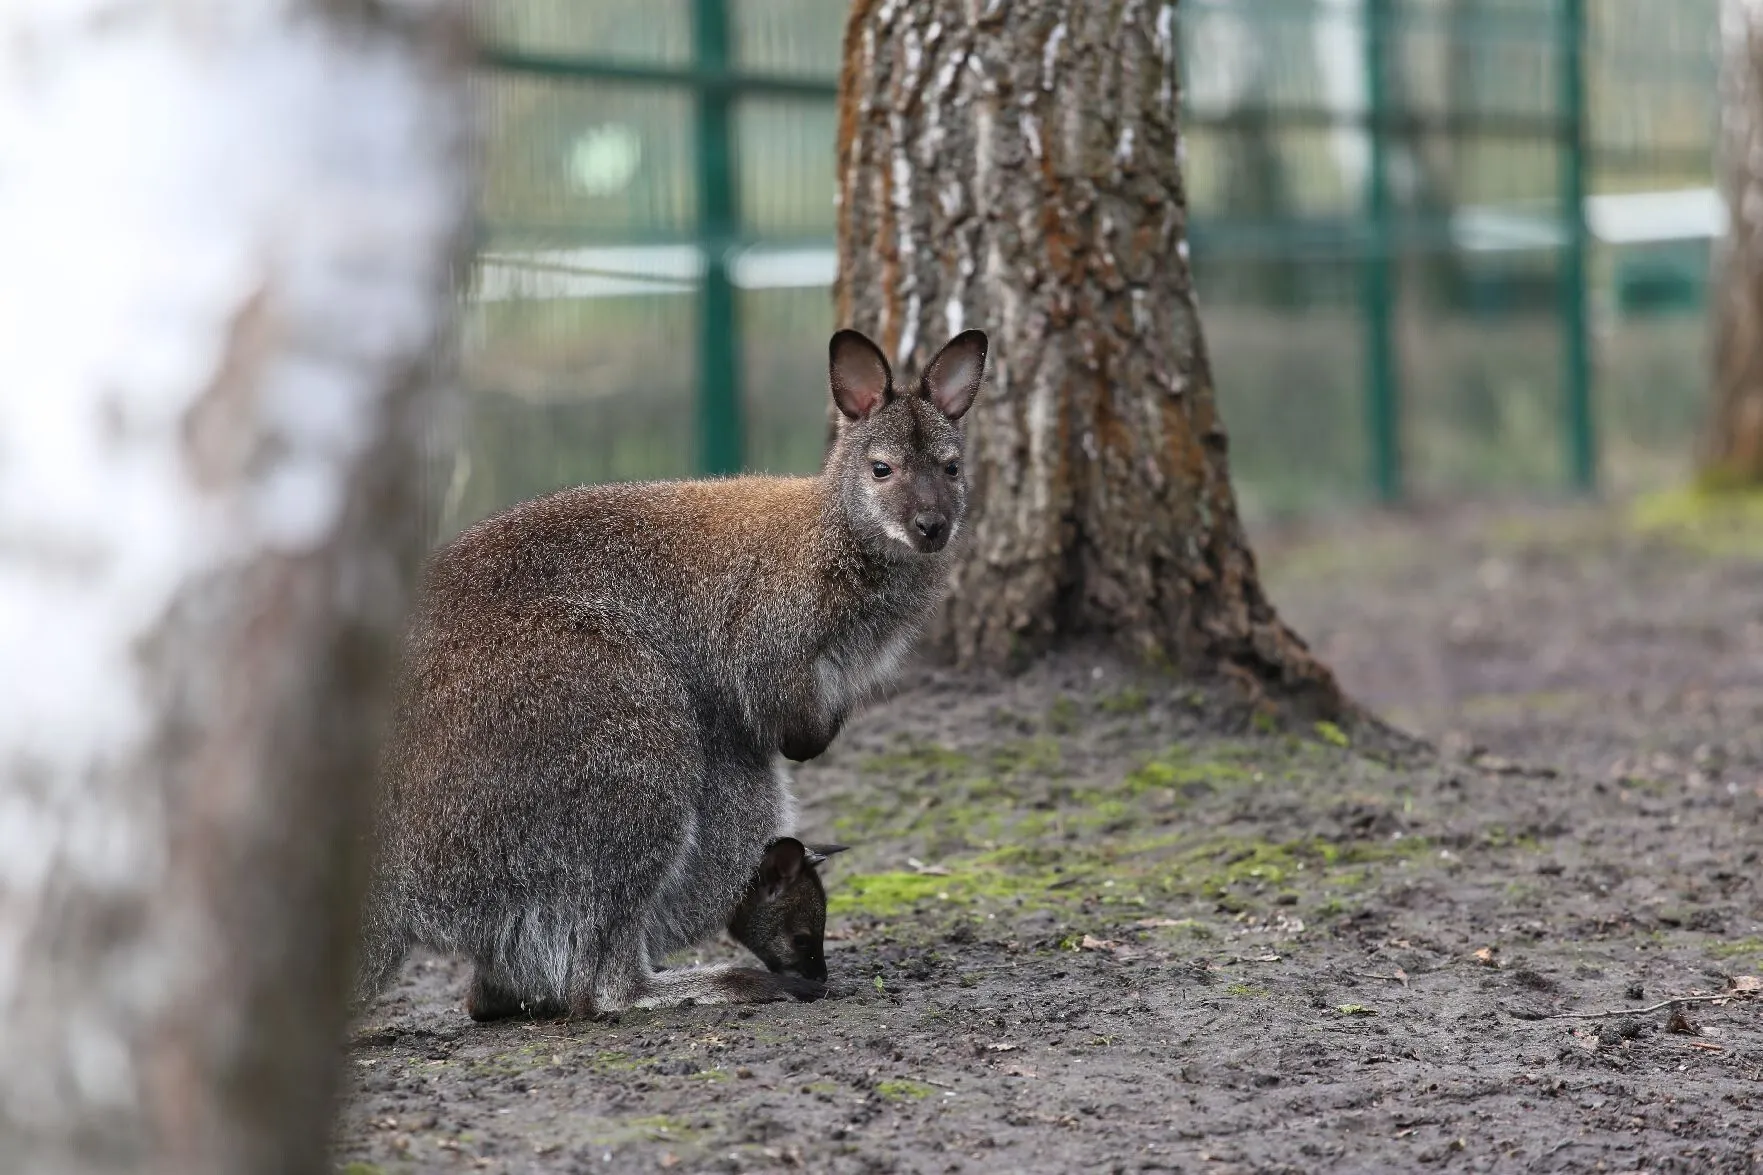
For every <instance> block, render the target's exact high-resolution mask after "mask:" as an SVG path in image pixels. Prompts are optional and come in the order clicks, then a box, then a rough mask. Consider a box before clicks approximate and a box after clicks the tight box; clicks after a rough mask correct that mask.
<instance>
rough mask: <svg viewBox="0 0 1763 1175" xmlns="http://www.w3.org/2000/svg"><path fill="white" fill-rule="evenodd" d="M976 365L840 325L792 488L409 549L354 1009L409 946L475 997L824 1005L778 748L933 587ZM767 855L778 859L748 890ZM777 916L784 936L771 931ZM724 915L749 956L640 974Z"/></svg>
mask: <svg viewBox="0 0 1763 1175" xmlns="http://www.w3.org/2000/svg"><path fill="white" fill-rule="evenodd" d="M985 363H986V337H985V335H983V334H981V333H980V332H979V331H967V332H965V333H963V334H960V335H957V336H956V337H955V338H953V339H951V340H950V341H949V342H948V344H946V345H945V346H944V347H943V348H942V350H941V351H939V352H938V353H937V354H936V356H935V357H934V358H933V359H932V360H931V361H930V362H929V363H928V364H927V365H926V366H925V368H924V370H923V372H922V373H921V374H920V375H919V376H918V377H917V378H916V379H915V380H911V381H909V382H903V383H901V384H896V382H895V379H894V374H893V371H892V369H891V368H890V366H889V365H888V362H887V360H886V359H885V358H884V357H883V356H882V353H881V351H880V350H879V349H878V348H877V347H876V346H875V344H873V343H871V342H870V341H869V340H868V339H866V338H864V337H863V336H862V335H860V334H857V333H856V332H854V331H840V332H839V333H838V334H835V335H834V336H833V337H832V340H831V343H830V345H829V348H828V383H829V387H830V391H831V394H832V398H833V402H834V403H835V404H836V405H837V407H838V410H839V419H838V424H837V431H836V435H835V438H834V441H833V444H832V445H831V446H830V448H829V450H828V453H827V457H826V461H825V463H824V465H823V466H822V468H821V471H820V473H819V474H818V475H816V476H814V477H734V478H722V479H714V480H704V481H673V482H652V483H647V484H640V485H635V484H621V485H597V486H582V487H578V488H575V489H569V490H563V491H561V492H559V493H555V494H552V495H550V496H548V497H545V498H540V499H537V500H535V501H531V502H525V503H522V504H521V505H518V506H515V507H513V508H511V509H509V510H506V511H504V512H503V513H501V514H498V515H495V516H493V517H491V518H487V519H485V520H484V521H482V522H479V523H477V524H476V525H475V526H472V527H470V528H468V529H467V530H465V531H464V532H462V533H461V534H459V535H458V536H456V537H455V538H453V539H452V540H451V541H450V542H448V543H447V544H446V545H444V546H443V547H441V548H440V549H439V550H438V551H436V552H435V553H434V555H433V556H432V557H431V558H430V560H429V564H428V567H427V570H426V573H425V576H424V580H423V586H422V592H421V595H420V597H419V600H418V605H417V609H416V612H415V616H414V618H413V621H412V624H411V629H410V633H409V637H408V640H407V642H406V646H405V658H404V666H403V677H402V682H401V688H400V695H399V702H398V708H397V711H396V715H395V721H394V724H393V728H392V734H391V738H390V740H389V742H388V747H387V751H386V760H385V766H384V784H385V785H384V787H383V789H382V807H381V811H380V813H379V821H378V828H379V840H378V849H379V853H378V862H377V865H376V870H375V874H374V878H373V883H372V885H371V887H370V890H369V894H368V901H367V906H366V911H365V915H364V926H363V950H362V963H361V967H360V970H359V972H358V976H357V984H356V998H357V1002H358V1006H359V1004H361V1003H364V1002H365V1001H366V1000H368V999H370V998H371V997H372V996H373V995H375V994H376V993H377V992H378V991H380V990H381V988H382V987H383V986H384V985H385V983H386V981H387V980H388V979H389V978H390V976H391V975H392V973H393V972H394V971H395V970H396V968H397V967H398V965H399V963H400V961H401V960H402V959H403V957H404V955H405V953H406V952H407V950H408V949H409V948H410V946H412V945H413V944H418V943H420V944H422V945H425V946H428V947H431V948H433V949H435V950H439V951H442V952H447V953H455V954H460V955H464V956H466V957H468V958H469V959H471V960H472V962H473V964H474V967H475V970H474V977H473V981H472V997H471V1000H470V1003H471V1006H472V1007H473V1009H474V1014H476V1013H477V1012H489V1011H493V1010H497V1009H506V1008H509V1007H513V1008H516V1009H518V1008H520V1007H522V1006H526V1007H528V1008H536V1007H558V1008H563V1009H566V1010H567V1011H568V1012H569V1013H570V1014H572V1015H578V1016H593V1015H598V1014H601V1013H606V1012H615V1011H618V1010H620V1009H623V1008H629V1007H656V1006H661V1005H665V1004H678V1003H683V1002H687V1001H695V1002H701V1003H715V1002H724V1003H726V1002H737V1001H738V1002H747V1001H756V1000H770V999H784V998H791V997H794V998H802V999H808V998H814V997H815V996H818V995H819V994H821V992H822V991H823V987H822V984H821V982H820V978H819V976H821V975H823V974H824V959H823V958H821V956H820V954H819V950H818V946H819V943H818V938H819V934H820V931H821V928H822V927H823V926H824V919H825V897H824V893H823V892H822V891H820V890H819V881H818V878H817V877H816V876H815V875H814V871H813V863H812V861H811V859H810V857H809V855H808V854H806V853H805V854H804V855H803V857H802V866H800V867H797V871H796V872H795V873H793V874H792V873H790V872H789V852H790V850H788V849H787V848H786V849H782V850H779V849H778V846H777V844H774V842H777V841H778V839H779V838H780V837H787V836H789V835H790V833H791V832H792V825H793V821H794V812H795V800H794V797H793V796H792V795H791V793H790V783H789V777H788V774H787V772H786V771H785V769H784V768H783V765H782V763H781V762H780V761H779V754H780V752H781V754H782V755H783V756H784V757H785V758H790V759H798V760H800V759H808V758H813V757H814V756H816V755H818V754H820V753H821V751H823V750H825V748H826V747H827V745H828V743H830V742H831V741H832V739H833V737H834V736H835V735H836V734H837V733H838V731H839V728H840V726H841V725H842V724H843V723H844V721H845V719H846V717H847V716H848V715H849V714H850V713H851V712H852V711H853V710H854V709H855V708H856V707H858V706H860V705H862V704H863V703H864V702H865V701H866V700H868V698H869V697H870V696H871V695H872V694H873V693H874V692H875V691H876V690H878V689H879V688H882V687H884V686H885V685H886V684H887V683H888V682H889V681H891V680H892V679H893V677H894V676H895V674H896V673H897V671H898V669H899V666H900V664H901V663H902V661H903V660H904V658H905V656H906V654H907V652H908V651H909V650H910V648H911V645H912V641H913V639H914V638H915V636H916V634H917V632H918V630H919V628H920V627H921V626H922V625H923V623H924V622H925V621H926V620H927V619H928V618H929V616H930V615H931V613H932V612H933V611H934V609H935V608H936V607H937V605H938V604H939V602H940V600H941V597H942V593H943V592H944V591H945V590H946V587H947V585H948V582H949V558H950V555H951V552H952V550H953V549H954V548H953V546H952V544H953V543H954V542H955V541H956V539H957V538H958V536H959V535H960V532H961V527H962V523H963V520H964V518H965V515H966V509H967V482H966V474H965V468H964V465H963V457H962V436H961V428H960V421H961V418H962V416H963V415H964V414H965V413H966V412H967V410H968V408H969V406H970V405H971V404H972V403H973V400H974V397H975V396H976V395H977V394H978V392H979V390H980V385H981V380H982V377H983V375H984V372H985ZM767 846H771V848H772V849H773V850H776V851H779V852H781V853H783V854H784V855H783V856H782V857H779V858H778V860H777V861H775V862H774V864H775V865H776V866H777V867H778V868H777V870H776V872H775V875H774V881H773V882H771V883H767V884H766V885H762V886H760V887H759V888H760V890H761V891H762V892H761V893H760V894H759V895H758V896H757V897H756V896H755V894H754V893H752V892H750V890H752V889H753V884H752V883H753V879H754V862H755V861H759V860H760V859H761V858H762V857H765V856H766V853H767ZM792 879H793V880H792ZM780 885H781V888H778V887H779V886H780ZM804 887H805V888H804ZM774 889H775V892H773V890H774ZM801 894H806V895H807V896H799V895H801ZM792 895H797V896H792ZM731 910H733V911H735V916H734V919H733V920H731V916H730V911H731ZM804 911H809V913H808V914H806V915H805V914H804ZM803 917H808V919H809V922H808V925H809V926H810V927H811V930H803V931H800V932H799V933H802V934H804V935H805V936H807V937H808V938H809V939H812V940H813V948H814V949H813V950H812V952H808V953H805V952H807V948H800V947H798V946H797V945H796V939H795V935H796V934H797V933H798V931H797V930H794V929H790V930H788V931H787V934H786V936H785V937H784V938H780V937H779V935H780V934H785V931H784V930H782V929H780V928H783V927H788V926H790V925H791V924H792V919H794V920H796V921H797V922H800V920H801V919H802V918H803ZM724 927H729V928H731V929H734V930H735V931H736V934H737V936H738V937H741V938H742V940H743V941H745V942H747V943H748V945H749V946H751V947H752V948H753V950H754V952H755V954H757V955H759V957H760V958H762V959H764V960H765V961H766V962H767V964H768V965H770V966H772V967H774V968H775V969H774V970H760V969H758V968H753V967H703V968H683V969H674V970H658V969H657V968H656V966H655V963H656V961H657V960H659V959H662V958H664V957H665V956H667V955H668V954H670V953H672V952H674V951H677V950H680V949H682V948H686V947H690V946H694V945H696V944H698V943H701V942H703V941H705V940H706V939H707V938H709V937H711V936H712V935H714V934H716V933H717V932H718V930H719V929H721V928H724ZM810 955H811V956H812V957H810ZM792 971H795V972H797V973H795V974H792Z"/></svg>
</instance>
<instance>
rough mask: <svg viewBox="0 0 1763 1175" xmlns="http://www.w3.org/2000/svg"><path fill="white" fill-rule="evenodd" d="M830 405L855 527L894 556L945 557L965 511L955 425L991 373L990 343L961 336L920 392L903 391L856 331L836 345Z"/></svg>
mask: <svg viewBox="0 0 1763 1175" xmlns="http://www.w3.org/2000/svg"><path fill="white" fill-rule="evenodd" d="M829 351H830V356H829V358H830V364H829V366H830V376H831V382H832V393H833V403H835V404H836V405H837V406H838V409H839V412H840V414H841V415H842V416H843V419H842V420H841V421H840V422H839V432H838V438H837V440H836V441H835V443H834V445H833V449H832V452H831V453H830V454H829V455H828V457H827V462H828V472H829V473H832V474H833V475H834V476H836V477H837V479H838V482H839V488H840V493H841V495H842V496H843V500H844V505H845V512H846V516H847V517H848V518H849V519H850V521H851V525H852V528H853V529H854V530H855V531H856V532H857V534H858V535H859V536H860V537H861V538H862V539H863V540H865V543H866V545H869V546H871V547H872V548H873V549H876V550H880V551H885V552H887V553H888V554H890V555H894V556H895V557H906V558H909V557H911V556H912V555H930V554H935V553H936V552H938V551H941V550H942V549H943V548H944V547H945V546H947V545H948V543H949V540H950V539H952V538H954V537H955V532H956V531H958V530H959V529H960V528H961V520H962V518H963V517H964V516H965V514H966V512H967V476H966V471H965V466H964V463H963V460H962V442H961V429H960V427H959V425H958V424H957V422H958V421H959V420H960V419H961V417H962V416H963V415H964V414H965V413H966V412H967V409H968V408H969V407H971V406H972V404H973V397H974V396H975V395H976V394H978V392H979V384H980V379H981V377H982V376H984V374H985V370H986V336H985V334H984V332H982V331H977V330H969V331H963V332H961V333H960V334H958V335H956V336H955V337H954V338H953V339H950V340H949V342H948V343H947V344H945V345H944V347H943V349H942V350H941V351H938V352H937V355H936V358H934V359H932V360H931V361H930V364H929V365H928V366H926V367H925V369H924V374H923V375H922V376H920V377H919V380H918V385H917V387H915V388H913V389H911V390H910V391H909V392H900V391H897V390H896V389H895V387H894V374H893V371H892V369H891V368H889V366H888V361H887V357H886V356H884V355H883V354H882V353H881V349H880V348H879V347H877V346H876V345H875V344H874V343H872V342H870V341H869V339H867V338H865V337H864V336H863V335H861V334H859V333H858V332H856V331H854V330H842V331H839V332H838V333H837V334H835V335H833V337H832V344H831V346H830V348H829Z"/></svg>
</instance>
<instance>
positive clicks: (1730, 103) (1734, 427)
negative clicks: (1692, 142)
mask: <svg viewBox="0 0 1763 1175" xmlns="http://www.w3.org/2000/svg"><path fill="white" fill-rule="evenodd" d="M1720 39H1721V45H1722V61H1721V67H1720V68H1721V78H1720V154H1721V160H1720V172H1721V182H1722V186H1723V187H1724V189H1725V195H1726V205H1727V207H1728V208H1729V209H1730V210H1731V217H1732V220H1731V229H1730V231H1729V233H1728V236H1727V239H1726V241H1725V243H1724V245H1723V247H1722V252H1721V256H1720V258H1719V264H1718V267H1717V276H1716V278H1715V288H1714V299H1713V303H1712V306H1713V313H1714V372H1713V374H1714V411H1713V415H1712V417H1711V419H1710V421H1709V426H1708V439H1707V457H1706V464H1707V469H1706V472H1707V473H1708V474H1709V475H1710V477H1711V478H1713V479H1714V480H1717V481H1720V482H1733V483H1741V484H1752V485H1755V484H1763V5H1758V4H1756V3H1753V2H1752V0H1724V2H1723V4H1722V9H1721V22H1720Z"/></svg>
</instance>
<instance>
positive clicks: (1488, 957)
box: [1475, 947, 1499, 967]
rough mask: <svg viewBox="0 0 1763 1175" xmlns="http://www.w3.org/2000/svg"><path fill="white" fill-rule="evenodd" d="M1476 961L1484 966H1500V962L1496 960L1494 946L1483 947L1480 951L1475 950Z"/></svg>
mask: <svg viewBox="0 0 1763 1175" xmlns="http://www.w3.org/2000/svg"><path fill="white" fill-rule="evenodd" d="M1475 961H1476V962H1478V963H1480V964H1481V965H1482V966H1483V967H1498V966H1499V964H1498V963H1496V962H1494V948H1493V947H1482V948H1481V949H1480V950H1479V951H1476V952H1475Z"/></svg>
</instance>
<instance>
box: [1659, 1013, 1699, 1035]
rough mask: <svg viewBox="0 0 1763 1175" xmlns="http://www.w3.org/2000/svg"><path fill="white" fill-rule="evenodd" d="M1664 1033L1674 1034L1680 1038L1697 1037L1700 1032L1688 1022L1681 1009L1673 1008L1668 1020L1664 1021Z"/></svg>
mask: <svg viewBox="0 0 1763 1175" xmlns="http://www.w3.org/2000/svg"><path fill="white" fill-rule="evenodd" d="M1665 1031H1667V1032H1675V1033H1677V1034H1678V1035H1680V1036H1699V1035H1701V1031H1702V1030H1701V1029H1699V1028H1697V1027H1696V1026H1695V1025H1694V1024H1693V1023H1691V1022H1690V1018H1689V1017H1688V1016H1686V1015H1684V1014H1683V1009H1682V1008H1673V1009H1671V1017H1670V1019H1668V1020H1666V1021H1665Z"/></svg>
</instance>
